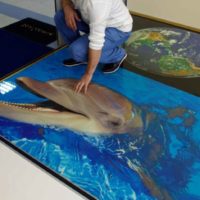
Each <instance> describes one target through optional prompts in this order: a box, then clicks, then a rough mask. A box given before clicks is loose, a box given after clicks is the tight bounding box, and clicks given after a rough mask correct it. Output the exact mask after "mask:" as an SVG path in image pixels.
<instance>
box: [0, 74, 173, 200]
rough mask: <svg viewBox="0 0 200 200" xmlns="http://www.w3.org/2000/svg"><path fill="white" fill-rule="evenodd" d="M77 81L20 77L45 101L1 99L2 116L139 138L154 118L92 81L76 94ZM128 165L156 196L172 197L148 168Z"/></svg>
mask: <svg viewBox="0 0 200 200" xmlns="http://www.w3.org/2000/svg"><path fill="white" fill-rule="evenodd" d="M76 81H77V80H74V79H58V80H51V81H48V82H41V81H38V80H34V79H31V78H28V77H20V78H18V79H17V82H18V83H19V84H20V85H22V86H23V87H25V88H26V89H28V90H29V91H31V92H32V93H34V94H36V95H38V96H40V97H43V98H45V100H43V101H41V102H36V103H34V104H22V103H11V102H3V101H1V102H0V117H5V118H8V119H11V120H16V121H19V122H25V123H29V124H38V125H55V126H59V127H63V128H67V129H70V130H74V131H77V132H80V133H85V134H93V135H96V134H123V133H130V134H134V135H135V136H136V138H143V137H144V126H146V125H147V124H148V122H150V121H151V120H153V119H152V116H151V114H148V115H147V119H146V123H145V124H144V122H143V119H142V116H141V113H140V108H138V107H137V106H136V105H134V104H133V103H132V102H130V101H129V100H128V99H127V98H125V97H124V96H122V95H120V94H118V93H116V92H114V91H112V90H110V89H108V88H105V87H103V86H100V85H97V84H91V85H90V87H89V88H88V92H87V93H86V94H83V93H76V92H75V91H74V85H75V83H76ZM144 138H145V137H144ZM140 140H141V141H143V140H142V139H140ZM140 140H138V141H140ZM155 145H156V144H155ZM152 148H153V147H152ZM162 153H163V152H162V149H160V151H157V152H155V153H154V158H155V157H158V158H159V157H160V156H161V155H162ZM157 154H158V155H157ZM147 159H149V158H147ZM152 163H154V162H153V161H152ZM127 164H128V166H129V167H130V168H131V169H132V170H134V171H135V172H137V173H138V175H139V176H140V178H141V180H142V181H143V183H144V184H145V185H146V187H147V188H148V189H149V191H150V193H151V194H152V195H153V196H154V197H156V198H157V199H160V200H161V199H162V200H164V199H165V200H171V199H172V197H171V196H170V194H168V192H167V191H166V190H165V189H164V188H161V187H160V186H159V185H158V184H157V183H156V182H155V181H154V179H153V177H152V176H151V174H150V173H149V172H148V169H145V168H143V167H142V166H141V165H138V164H137V162H136V163H135V164H134V163H131V164H130V163H127Z"/></svg>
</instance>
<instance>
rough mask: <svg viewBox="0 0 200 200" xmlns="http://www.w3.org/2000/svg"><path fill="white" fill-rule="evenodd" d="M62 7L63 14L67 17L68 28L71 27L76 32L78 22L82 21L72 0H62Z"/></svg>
mask: <svg viewBox="0 0 200 200" xmlns="http://www.w3.org/2000/svg"><path fill="white" fill-rule="evenodd" d="M61 5H62V8H63V12H64V15H65V22H66V24H67V26H68V27H70V28H71V29H72V30H73V31H76V29H77V26H76V20H78V21H80V18H79V16H78V14H77V12H76V10H75V9H74V5H73V3H72V2H71V1H70V0H62V1H61Z"/></svg>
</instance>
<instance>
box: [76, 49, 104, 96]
mask: <svg viewBox="0 0 200 200" xmlns="http://www.w3.org/2000/svg"><path fill="white" fill-rule="evenodd" d="M88 57H89V58H88V65H87V69H86V71H85V74H84V75H83V77H82V78H81V80H80V81H79V82H78V84H77V85H76V86H75V91H76V92H80V91H81V90H82V89H83V90H84V93H86V92H87V89H88V85H89V84H90V82H91V80H92V77H93V74H94V72H95V70H96V67H97V65H98V63H99V59H100V57H101V49H100V50H94V49H91V48H89V52H88Z"/></svg>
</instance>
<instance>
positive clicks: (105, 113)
mask: <svg viewBox="0 0 200 200" xmlns="http://www.w3.org/2000/svg"><path fill="white" fill-rule="evenodd" d="M99 114H102V115H108V113H107V112H103V111H100V112H99Z"/></svg>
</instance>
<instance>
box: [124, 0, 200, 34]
mask: <svg viewBox="0 0 200 200" xmlns="http://www.w3.org/2000/svg"><path fill="white" fill-rule="evenodd" d="M128 7H129V9H130V10H131V11H134V12H137V13H141V14H145V15H149V16H153V17H156V18H161V19H164V20H168V21H171V22H175V23H178V24H182V25H185V26H188V27H192V28H194V29H198V30H199V31H200V10H199V9H200V0H128Z"/></svg>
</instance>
